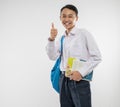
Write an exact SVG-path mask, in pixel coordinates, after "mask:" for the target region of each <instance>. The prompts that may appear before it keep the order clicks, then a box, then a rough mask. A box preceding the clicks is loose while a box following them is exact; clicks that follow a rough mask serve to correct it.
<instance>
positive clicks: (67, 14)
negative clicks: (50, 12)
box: [60, 8, 78, 31]
mask: <svg viewBox="0 0 120 107" xmlns="http://www.w3.org/2000/svg"><path fill="white" fill-rule="evenodd" d="M60 20H61V22H62V24H63V26H64V27H65V28H66V30H67V31H70V30H71V29H72V28H73V27H74V26H75V23H76V21H77V20H78V16H76V13H75V12H74V11H73V10H70V9H68V8H65V9H63V10H62V12H61V14H60Z"/></svg>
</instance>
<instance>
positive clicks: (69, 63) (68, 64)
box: [65, 57, 76, 76]
mask: <svg viewBox="0 0 120 107" xmlns="http://www.w3.org/2000/svg"><path fill="white" fill-rule="evenodd" d="M75 59H76V58H73V57H69V58H68V61H67V69H66V72H65V75H66V76H69V74H70V73H71V71H72V65H73V61H74V60H75Z"/></svg>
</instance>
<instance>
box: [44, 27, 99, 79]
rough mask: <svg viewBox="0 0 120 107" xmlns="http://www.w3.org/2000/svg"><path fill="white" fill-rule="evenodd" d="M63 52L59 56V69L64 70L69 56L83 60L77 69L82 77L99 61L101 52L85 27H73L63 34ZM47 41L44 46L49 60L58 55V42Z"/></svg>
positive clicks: (54, 58)
mask: <svg viewBox="0 0 120 107" xmlns="http://www.w3.org/2000/svg"><path fill="white" fill-rule="evenodd" d="M63 35H64V36H65V37H64V40H63V54H62V57H61V64H60V69H61V71H65V70H66V66H67V61H68V58H69V57H74V58H77V59H80V60H85V61H86V62H85V64H84V66H83V67H82V68H81V69H80V70H78V71H79V72H80V73H81V75H82V76H83V77H84V76H85V75H87V74H89V73H90V72H92V70H94V68H95V67H96V66H97V65H98V64H99V63H100V62H101V53H100V51H99V49H98V46H97V44H96V42H95V40H94V38H93V36H92V35H91V34H90V33H89V32H88V31H87V30H85V29H79V28H76V27H74V28H73V29H72V30H71V31H70V33H69V34H68V35H66V33H64V34H63ZM60 41H61V37H60V38H59V40H58V41H49V40H48V44H47V46H46V51H47V55H48V56H49V58H50V59H51V60H56V59H57V58H58V57H59V55H60V47H61V46H60V43H61V42H60Z"/></svg>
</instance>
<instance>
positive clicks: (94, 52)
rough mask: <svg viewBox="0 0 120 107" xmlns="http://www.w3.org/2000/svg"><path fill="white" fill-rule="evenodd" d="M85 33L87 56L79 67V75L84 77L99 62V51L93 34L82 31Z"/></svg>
mask: <svg viewBox="0 0 120 107" xmlns="http://www.w3.org/2000/svg"><path fill="white" fill-rule="evenodd" d="M83 33H84V35H85V41H86V48H87V51H88V54H89V58H88V59H87V61H86V62H84V66H83V67H82V68H81V69H80V71H79V72H80V73H81V75H82V76H83V77H84V76H86V75H87V74H89V73H90V72H92V71H93V70H94V68H95V67H96V66H97V65H98V64H99V63H100V62H101V53H100V50H99V49H98V46H97V44H96V42H95V40H94V38H93V36H92V35H91V34H90V33H89V32H88V31H86V30H85V31H84V32H83Z"/></svg>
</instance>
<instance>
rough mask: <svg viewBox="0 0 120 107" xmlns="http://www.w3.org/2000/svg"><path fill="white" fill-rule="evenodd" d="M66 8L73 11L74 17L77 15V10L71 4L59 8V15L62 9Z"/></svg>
mask: <svg viewBox="0 0 120 107" xmlns="http://www.w3.org/2000/svg"><path fill="white" fill-rule="evenodd" d="M65 8H68V9H70V10H73V11H74V12H75V13H76V16H77V15H78V9H77V8H76V7H75V6H74V5H72V4H67V5H65V6H64V7H62V8H61V10H60V13H61V12H62V11H63V9H65Z"/></svg>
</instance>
